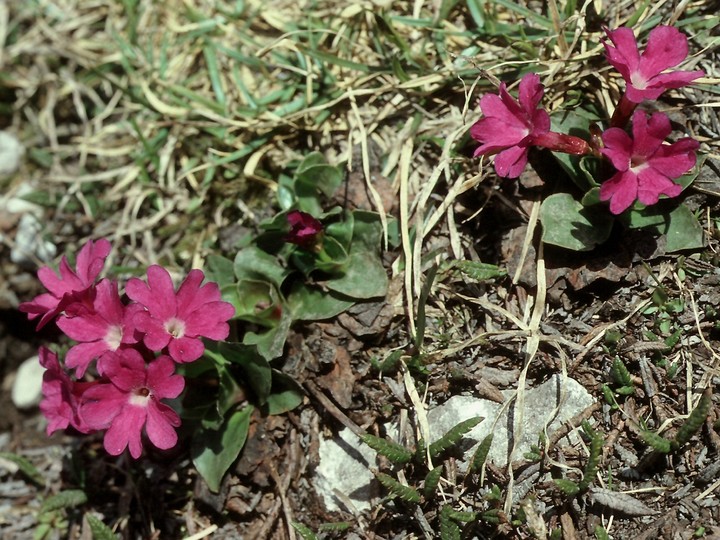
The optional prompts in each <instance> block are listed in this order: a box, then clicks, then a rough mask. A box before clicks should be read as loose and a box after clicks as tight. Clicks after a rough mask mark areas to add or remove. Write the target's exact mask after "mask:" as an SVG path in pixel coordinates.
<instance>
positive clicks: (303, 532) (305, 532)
mask: <svg viewBox="0 0 720 540" xmlns="http://www.w3.org/2000/svg"><path fill="white" fill-rule="evenodd" d="M291 525H292V527H293V529H295V530H296V531H297V532H298V534H299V535H300V536H301V537H302V539H303V540H317V535H316V534H315V533H314V532H312V530H310V528H309V527H306V526H305V525H303V524H302V523H298V522H297V521H293V522H292V523H291Z"/></svg>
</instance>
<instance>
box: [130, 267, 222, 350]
mask: <svg viewBox="0 0 720 540" xmlns="http://www.w3.org/2000/svg"><path fill="white" fill-rule="evenodd" d="M147 277H148V282H147V284H146V283H145V282H143V281H142V280H140V279H138V278H132V279H130V280H129V281H128V283H127V286H126V287H125V292H126V293H127V295H128V296H129V297H130V298H131V299H132V300H134V301H135V302H137V303H139V304H140V305H142V306H143V307H144V308H145V311H141V312H139V313H137V314H136V315H135V317H134V319H133V322H134V325H135V328H136V329H137V330H138V331H139V332H142V333H144V334H145V335H144V337H143V342H144V343H145V345H146V346H147V347H148V348H149V349H150V350H152V351H160V350H162V349H164V348H165V347H167V348H168V352H169V354H170V356H171V357H172V358H173V359H174V360H175V361H176V362H192V361H194V360H197V359H198V358H200V357H201V356H202V354H203V352H204V351H205V345H203V342H202V340H201V339H200V338H201V337H206V338H210V339H214V340H223V339H225V338H227V337H228V334H229V333H230V327H229V326H228V324H227V321H228V320H229V319H230V318H231V317H232V316H233V315H234V314H235V308H233V306H232V304H230V303H228V302H223V301H222V300H221V296H220V289H219V288H218V286H217V284H216V283H206V284H205V285H203V286H200V284H201V283H202V281H203V279H204V278H205V275H204V274H203V273H202V272H201V271H200V270H191V271H190V273H189V274H188V276H187V278H185V281H183V282H182V284H181V285H180V287H179V288H178V290H177V293H176V292H175V290H174V289H173V283H172V280H171V279H170V274H169V273H168V271H167V270H165V269H164V268H163V267H161V266H157V265H153V266H151V267H150V268H148V271H147Z"/></svg>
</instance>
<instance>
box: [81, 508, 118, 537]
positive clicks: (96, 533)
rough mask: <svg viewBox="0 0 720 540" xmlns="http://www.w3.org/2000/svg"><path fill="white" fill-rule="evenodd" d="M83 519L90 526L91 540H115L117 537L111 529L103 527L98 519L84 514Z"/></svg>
mask: <svg viewBox="0 0 720 540" xmlns="http://www.w3.org/2000/svg"><path fill="white" fill-rule="evenodd" d="M85 519H86V520H87V522H88V525H90V532H91V533H92V535H93V540H117V538H118V537H117V535H116V534H115V533H114V532H112V529H111V528H110V527H108V526H107V525H105V524H104V523H103V522H102V521H101V520H100V519H99V518H97V517H95V516H94V515H92V514H85Z"/></svg>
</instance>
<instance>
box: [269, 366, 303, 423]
mask: <svg viewBox="0 0 720 540" xmlns="http://www.w3.org/2000/svg"><path fill="white" fill-rule="evenodd" d="M304 395H305V394H304V393H303V390H302V387H301V386H300V385H299V384H298V383H297V382H296V381H295V380H294V379H293V378H292V377H290V376H289V375H286V374H285V373H282V372H280V371H277V370H273V380H272V392H271V393H270V395H269V396H268V398H267V401H266V403H265V405H266V406H267V413H268V414H283V413H285V412H287V411H291V410H293V409H294V408H295V407H297V406H299V405H300V404H301V403H302V402H303V396H304Z"/></svg>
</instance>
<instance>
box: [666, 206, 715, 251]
mask: <svg viewBox="0 0 720 540" xmlns="http://www.w3.org/2000/svg"><path fill="white" fill-rule="evenodd" d="M668 217H669V220H670V223H669V225H668V229H667V231H666V232H665V235H666V236H667V245H666V248H665V249H666V250H667V251H668V252H669V253H672V252H674V251H681V250H684V249H700V248H702V247H704V246H705V236H704V234H703V228H702V226H701V225H700V223H699V222H698V220H697V218H696V217H695V215H694V214H693V213H692V212H691V211H690V209H689V208H688V207H687V206H685V205H684V204H681V205H680V206H678V207H677V208H675V210H673V211H672V212H670V215H669V216H668Z"/></svg>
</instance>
